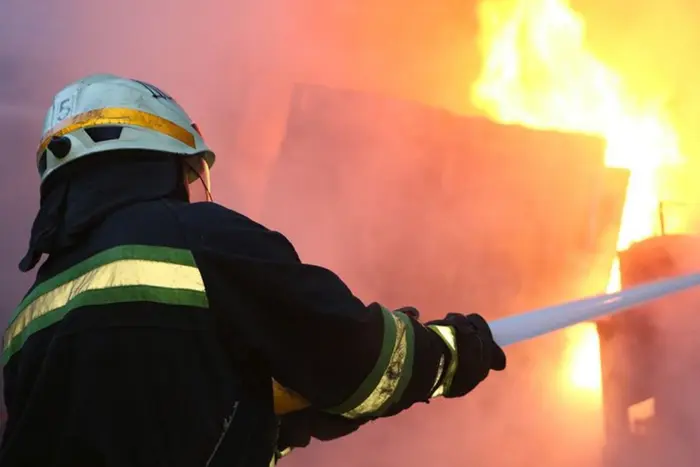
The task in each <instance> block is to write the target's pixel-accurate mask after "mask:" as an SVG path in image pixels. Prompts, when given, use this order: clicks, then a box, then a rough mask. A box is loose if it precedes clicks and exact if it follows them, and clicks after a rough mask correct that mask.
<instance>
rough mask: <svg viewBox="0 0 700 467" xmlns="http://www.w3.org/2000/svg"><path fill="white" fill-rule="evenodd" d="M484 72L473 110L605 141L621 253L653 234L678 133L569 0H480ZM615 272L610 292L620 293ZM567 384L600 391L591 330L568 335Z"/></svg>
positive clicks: (676, 156)
mask: <svg viewBox="0 0 700 467" xmlns="http://www.w3.org/2000/svg"><path fill="white" fill-rule="evenodd" d="M479 19H480V26H481V31H480V37H479V40H480V44H479V46H480V50H481V52H482V54H483V58H484V65H483V70H482V73H481V75H480V77H479V79H478V80H477V82H476V83H475V85H474V87H473V89H472V101H473V103H474V105H476V106H477V107H478V108H480V109H482V110H483V111H484V112H486V113H487V114H488V115H489V116H490V117H491V118H493V119H495V120H497V121H501V122H503V123H519V124H523V125H526V126H529V127H532V128H538V129H556V130H563V131H571V132H579V133H587V134H593V135H598V136H601V137H603V138H604V139H605V140H606V143H607V148H606V159H605V160H606V165H608V166H610V167H621V168H626V169H629V170H630V180H629V185H628V189H627V198H626V204H625V207H624V212H623V216H622V224H621V228H620V233H619V241H618V250H621V249H624V248H627V247H628V246H629V245H630V244H631V243H633V242H635V241H639V240H641V239H644V238H647V237H649V236H651V235H654V234H655V233H656V228H657V218H658V214H657V213H658V205H659V198H658V193H659V186H658V178H659V177H658V172H659V169H660V168H661V167H663V166H665V165H668V164H675V163H678V162H680V161H682V157H681V154H680V152H679V149H678V142H677V135H676V132H675V131H674V128H673V127H672V125H671V123H670V119H669V118H668V115H667V113H666V111H665V109H664V108H663V106H662V105H661V102H660V100H659V99H658V98H656V97H655V96H639V95H632V94H631V93H630V92H628V91H627V89H626V88H625V83H624V81H623V79H622V77H621V76H620V75H618V74H617V73H615V72H614V71H613V70H612V69H611V68H609V67H607V66H606V65H605V64H604V63H602V62H601V61H600V60H598V59H597V58H596V56H595V55H594V54H593V53H592V52H591V51H590V50H588V49H587V47H586V43H585V22H584V20H583V18H582V17H581V16H580V15H579V14H577V13H576V12H574V11H573V10H572V9H571V8H570V6H569V2H568V1H567V0H482V1H481V3H480V5H479ZM619 287H620V282H619V269H618V265H617V264H615V265H614V266H613V270H612V271H611V274H610V282H609V285H608V291H616V290H619ZM568 332H569V336H568V337H569V338H570V341H571V348H570V349H569V350H570V359H571V360H570V364H569V365H568V369H569V370H570V374H569V381H570V383H572V384H573V385H574V386H576V387H580V388H590V389H593V390H595V391H596V393H597V392H598V390H599V387H600V355H599V349H598V340H597V339H598V336H597V333H596V330H595V327H594V326H592V325H581V326H577V327H574V328H571V329H570V330H568Z"/></svg>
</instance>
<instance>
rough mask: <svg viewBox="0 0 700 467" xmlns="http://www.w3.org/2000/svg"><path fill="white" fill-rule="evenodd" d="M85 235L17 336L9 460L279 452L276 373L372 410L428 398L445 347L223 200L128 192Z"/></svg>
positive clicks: (13, 340) (140, 460)
mask: <svg viewBox="0 0 700 467" xmlns="http://www.w3.org/2000/svg"><path fill="white" fill-rule="evenodd" d="M72 238H78V239H79V241H67V242H64V243H62V244H61V246H60V248H57V249H56V250H55V251H54V253H53V254H51V255H50V256H49V259H48V260H47V261H46V262H45V263H44V264H43V265H42V266H41V268H40V269H39V272H38V274H37V280H36V283H35V285H34V286H33V287H32V289H31V290H30V292H29V293H28V295H27V297H26V298H25V300H24V301H23V302H22V304H20V306H19V307H18V308H17V312H16V314H15V317H14V318H13V321H12V322H11V323H10V326H9V327H8V330H7V331H6V334H5V339H4V352H3V358H4V360H5V362H6V365H5V369H4V376H5V395H6V403H7V406H8V424H7V429H6V432H5V436H4V439H3V445H2V449H0V467H15V466H18V467H19V466H21V467H33V466H37V467H53V466H66V467H67V466H71V467H79V466H82V465H86V466H87V465H90V466H92V467H101V466H105V467H140V466H143V467H159V466H163V467H166V466H167V467H178V466H182V467H192V466H202V467H204V466H205V465H208V464H207V462H208V460H209V459H210V458H211V456H212V454H213V453H215V452H216V453H217V454H216V455H218V456H225V457H226V458H225V459H224V460H225V462H223V464H225V465H229V466H245V467H257V466H261V467H262V466H267V465H268V463H269V460H270V458H271V457H272V454H273V451H274V448H275V441H276V435H277V421H278V419H277V417H276V416H275V414H274V411H273V400H272V391H271V379H272V378H274V379H275V380H276V381H278V382H279V383H280V384H282V385H283V386H284V387H286V388H289V389H291V390H293V391H295V392H296V393H298V394H300V395H301V396H303V397H304V398H305V399H306V400H308V401H309V402H310V403H311V404H312V406H313V407H314V408H315V410H321V411H325V412H329V413H333V414H338V415H339V416H343V417H346V418H354V419H373V418H376V417H380V416H385V415H391V414H394V413H397V412H398V411H400V410H403V409H404V408H406V407H408V406H410V405H411V404H413V403H414V402H416V401H423V400H427V399H428V397H429V394H430V393H431V390H432V388H433V387H434V385H435V383H436V381H435V380H436V375H437V373H438V366H439V362H440V360H441V358H442V357H444V356H445V355H446V353H447V349H446V347H445V346H444V344H443V343H442V340H441V339H440V338H439V337H438V336H437V335H436V334H435V333H433V332H432V331H430V330H428V329H426V328H425V327H423V326H422V325H421V324H420V323H418V322H417V321H415V320H414V319H413V318H411V317H409V316H407V315H405V314H402V313H393V312H390V311H388V310H386V309H384V308H382V307H381V306H380V305H379V304H376V303H375V304H371V305H369V306H365V305H364V304H363V303H362V302H361V301H360V300H359V299H358V298H356V297H355V296H354V295H353V294H352V293H351V292H350V290H348V288H347V287H346V286H345V285H344V283H343V282H342V281H341V280H340V279H339V278H338V277H337V276H336V275H335V274H333V273H332V272H330V271H328V270H326V269H323V268H320V267H316V266H311V265H306V264H303V263H302V262H301V261H300V260H299V258H298V256H297V254H296V252H295V250H294V248H293V247H292V245H291V244H290V242H289V241H288V240H287V239H286V238H285V237H284V236H283V235H281V234H279V233H276V232H273V231H270V230H268V229H266V228H265V227H263V226H261V225H259V224H257V223H255V222H253V221H251V220H250V219H248V218H246V217H244V216H242V215H240V214H238V213H235V212H233V211H230V210H228V209H226V208H224V207H222V206H219V205H217V204H214V203H199V204H188V203H186V202H183V201H178V200H177V199H174V198H172V197H170V198H168V197H161V198H158V199H144V200H138V201H132V202H131V203H122V204H121V205H119V206H115V207H114V208H113V209H112V210H110V212H108V213H107V214H105V215H104V216H100V217H99V220H98V221H97V222H92V223H91V224H90V228H89V229H87V230H85V231H84V232H83V234H82V235H79V236H73V237H72ZM224 432H225V433H226V436H222V434H224ZM219 460H221V459H220V458H219ZM211 465H212V466H213V465H214V463H212V464H211Z"/></svg>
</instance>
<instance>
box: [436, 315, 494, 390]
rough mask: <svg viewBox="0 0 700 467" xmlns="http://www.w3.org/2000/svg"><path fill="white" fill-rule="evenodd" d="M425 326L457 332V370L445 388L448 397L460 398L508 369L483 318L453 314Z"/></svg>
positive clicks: (455, 333)
mask: <svg viewBox="0 0 700 467" xmlns="http://www.w3.org/2000/svg"><path fill="white" fill-rule="evenodd" d="M426 325H427V326H428V327H432V326H445V327H449V328H451V329H452V330H453V332H454V337H455V339H454V340H455V343H456V352H455V354H456V356H457V366H456V368H455V369H454V374H453V375H451V376H452V381H451V382H449V384H448V385H446V387H445V391H444V393H443V395H444V396H445V397H448V398H450V397H461V396H463V395H465V394H467V393H468V392H470V391H471V390H472V389H474V388H475V387H476V386H477V385H478V384H479V383H481V382H482V381H483V380H485V379H486V377H487V376H488V374H489V372H490V371H491V370H495V371H501V370H504V369H505V368H506V355H505V353H504V352H503V349H501V348H500V347H499V346H498V344H496V342H495V341H494V340H493V335H492V334H491V329H490V328H489V325H488V323H487V322H486V320H485V319H484V318H482V317H481V316H479V315H477V314H471V315H466V316H465V315H460V314H457V313H450V314H448V315H447V316H446V317H445V318H444V319H441V320H437V321H431V322H429V323H426ZM448 347H450V345H449V344H448ZM451 350H455V349H451ZM451 358H454V354H453V355H452V357H451ZM450 363H451V362H450V361H448V362H445V368H449V367H450ZM446 373H447V372H446Z"/></svg>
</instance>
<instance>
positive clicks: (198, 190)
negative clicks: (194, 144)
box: [183, 156, 213, 203]
mask: <svg viewBox="0 0 700 467" xmlns="http://www.w3.org/2000/svg"><path fill="white" fill-rule="evenodd" d="M183 166H184V169H185V170H184V172H185V181H186V184H187V190H188V193H189V197H190V203H201V202H208V201H213V198H212V196H211V178H210V176H209V165H208V164H207V161H206V160H204V157H202V156H189V157H185V158H184V164H183Z"/></svg>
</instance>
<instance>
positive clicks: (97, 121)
mask: <svg viewBox="0 0 700 467" xmlns="http://www.w3.org/2000/svg"><path fill="white" fill-rule="evenodd" d="M98 125H130V126H137V127H141V128H147V129H149V130H153V131H157V132H158V133H161V134H164V135H166V136H170V137H171V138H174V139H176V140H178V141H180V142H181V143H183V144H186V145H188V146H190V147H192V148H194V147H196V142H195V140H194V135H192V133H191V132H190V131H189V129H187V128H183V127H181V126H180V125H178V124H177V123H174V122H171V121H170V120H166V119H165V118H163V117H159V116H157V115H153V114H150V113H147V112H143V111H141V110H136V109H128V108H114V107H110V108H105V109H95V110H89V111H87V112H84V113H81V114H78V115H76V116H75V117H71V118H69V119H66V120H64V121H62V122H61V123H60V124H59V125H58V126H56V127H54V128H51V129H50V130H49V131H47V132H46V134H45V135H44V138H43V139H42V141H41V143H40V144H39V149H38V150H37V160H38V159H39V157H41V153H42V152H44V149H46V147H47V146H48V145H49V142H50V141H51V138H54V137H59V136H64V135H67V134H68V133H72V132H74V131H77V130H81V129H83V128H90V127H94V126H98Z"/></svg>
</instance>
